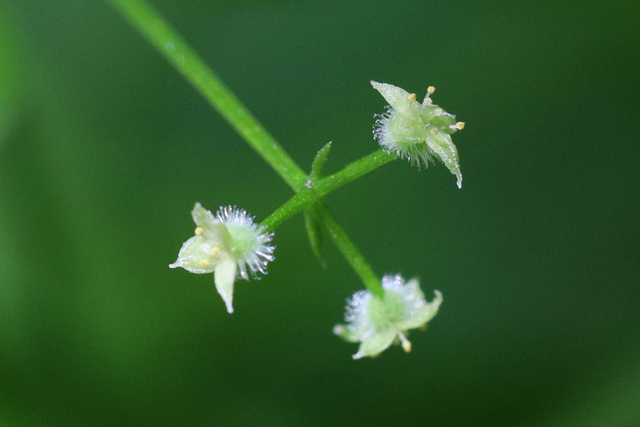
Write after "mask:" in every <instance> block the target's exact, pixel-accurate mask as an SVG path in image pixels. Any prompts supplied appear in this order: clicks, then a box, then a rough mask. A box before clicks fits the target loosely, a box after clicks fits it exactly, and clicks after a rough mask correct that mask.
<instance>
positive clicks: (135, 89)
mask: <svg viewBox="0 0 640 427" xmlns="http://www.w3.org/2000/svg"><path fill="white" fill-rule="evenodd" d="M152 3H153V4H154V5H155V6H156V7H157V8H158V9H159V10H160V11H161V12H162V13H163V14H164V15H165V17H166V18H167V19H168V20H169V21H170V22H172V23H173V24H174V25H175V26H176V27H177V29H178V30H179V31H180V32H181V33H182V34H183V35H184V37H185V38H186V39H187V40H188V41H189V42H190V43H191V44H192V45H193V47H194V48H195V49H196V50H197V51H198V52H199V53H200V54H201V55H202V56H203V58H204V59H205V60H206V62H207V63H208V64H210V65H211V66H212V67H213V68H214V69H215V70H216V72H217V73H218V74H219V75H220V76H221V77H222V78H223V80H224V81H225V82H226V83H227V85H228V86H230V87H231V89H232V90H234V91H235V92H236V94H237V95H238V96H239V98H240V99H241V100H243V102H244V103H245V104H246V105H247V106H248V107H249V109H250V110H251V111H252V112H253V113H254V114H255V115H256V116H257V118H258V119H259V120H260V121H261V122H263V123H264V124H265V126H266V127H267V128H268V129H269V130H270V132H271V133H272V134H273V135H274V136H275V137H276V138H277V139H278V141H279V142H280V143H281V144H282V145H283V146H284V147H285V148H286V150H287V151H288V152H289V153H290V154H291V155H292V157H293V158H294V159H295V160H296V161H297V162H299V163H300V164H301V165H302V166H303V167H304V168H305V169H308V168H309V165H310V163H311V160H312V159H313V156H314V154H315V152H316V151H317V150H318V149H319V148H320V147H321V146H322V145H324V144H325V143H326V142H327V141H330V140H331V141H333V142H334V144H333V150H332V153H331V157H330V159H329V162H328V164H327V166H326V168H327V171H328V172H333V171H336V170H338V169H339V168H341V167H342V166H344V165H345V164H346V163H348V162H350V161H353V160H355V159H357V158H359V157H361V156H363V155H365V154H368V153H370V152H371V151H373V150H374V149H376V143H375V141H374V140H373V139H372V138H371V129H372V124H373V118H372V116H373V114H375V113H380V112H382V111H383V107H384V101H383V99H382V98H381V97H380V95H379V94H378V93H377V92H375V91H374V90H372V88H371V87H370V85H369V80H372V79H373V80H377V81H382V82H389V83H393V84H396V85H398V86H401V87H403V88H405V89H407V90H409V91H413V92H417V93H418V96H422V95H423V94H424V92H425V90H426V88H427V86H429V85H434V86H436V87H437V88H438V90H437V91H436V93H435V95H434V99H435V102H436V103H438V104H440V105H442V106H443V107H445V108H446V109H447V110H448V111H450V112H453V113H455V114H457V116H458V118H459V119H460V120H463V121H465V122H466V123H467V128H466V129H465V130H464V131H463V132H460V133H458V134H456V135H455V137H454V141H455V142H456V144H457V146H458V149H459V152H460V157H461V164H462V170H463V173H464V187H463V189H462V190H458V189H457V188H456V186H455V178H454V177H453V176H452V175H451V174H449V172H448V171H447V170H446V169H445V168H444V167H443V166H442V165H435V166H432V167H429V168H428V169H427V170H421V171H419V170H418V169H417V168H412V167H409V166H408V165H407V164H406V163H404V162H401V161H396V162H392V163H391V164H389V165H386V166H385V167H383V168H380V169H378V170H376V171H375V172H373V173H371V174H369V175H367V176H366V177H364V178H362V179H360V180H358V181H356V182H354V183H352V184H350V185H348V186H346V187H343V188H341V189H339V190H338V191H336V192H335V193H332V194H330V195H329V196H328V197H327V201H328V203H329V205H330V206H331V207H332V209H333V211H334V213H335V215H336V216H337V218H338V219H339V220H340V221H341V223H342V224H343V226H344V227H345V228H346V230H347V231H348V232H349V234H350V235H351V237H352V239H353V240H354V241H355V242H356V244H357V245H358V246H359V247H361V248H362V250H363V252H364V253H365V255H366V257H367V258H368V260H369V261H370V262H371V264H372V265H373V267H374V269H375V270H376V271H377V272H378V273H379V274H381V275H382V274H385V273H397V272H401V273H403V274H404V275H405V276H406V277H419V278H420V279H421V283H422V287H423V289H424V290H425V292H426V293H427V294H431V292H432V290H433V289H439V290H441V291H442V292H443V294H444V304H443V306H442V309H441V311H440V314H439V315H438V316H437V317H436V318H435V320H434V321H432V322H431V324H430V326H429V330H428V331H427V332H424V333H423V332H416V333H414V334H412V335H411V339H412V341H413V346H414V350H413V352H412V353H411V354H409V355H407V354H404V353H403V352H402V351H401V350H400V349H399V348H398V347H392V348H391V349H389V350H387V351H386V352H384V353H383V354H382V355H381V356H380V357H378V358H376V359H373V360H371V359H368V360H360V361H353V360H351V354H353V353H355V351H356V347H357V346H355V345H353V344H347V343H343V342H342V341H340V340H339V339H338V338H336V337H335V336H333V335H332V334H331V328H332V326H333V325H334V324H335V323H337V322H340V321H341V319H342V315H343V307H344V301H345V299H346V298H347V297H348V296H350V295H351V294H352V293H353V292H354V291H356V290H358V289H360V288H361V287H362V285H361V284H360V283H359V281H358V278H357V276H356V275H355V274H354V273H353V272H352V271H351V269H350V267H349V266H348V265H347V263H346V262H345V261H344V259H343V258H342V257H341V255H340V254H339V253H338V252H337V250H336V249H335V248H334V247H333V246H332V245H331V244H328V245H327V255H328V263H329V268H328V269H323V268H321V266H320V265H319V263H318V262H317V261H316V260H315V258H314V256H313V255H312V252H311V250H310V249H309V245H308V243H307V241H306V237H305V233H304V229H303V221H302V218H301V217H300V216H297V217H295V218H293V219H292V220H290V221H288V222H287V223H285V224H283V225H282V226H281V227H280V228H279V229H278V230H277V234H276V238H275V243H276V244H277V246H278V249H277V252H276V254H277V260H276V262H274V263H273V264H272V265H271V266H270V270H269V275H268V276H267V277H265V278H264V279H263V280H261V281H252V282H239V283H238V284H237V286H236V300H235V307H236V313H235V314H233V315H232V316H230V315H228V314H227V313H226V312H225V310H224V306H223V303H222V301H221V299H220V298H219V297H218V295H217V294H216V292H215V289H214V287H213V279H212V277H211V276H209V275H207V276H196V275H191V274H189V273H187V272H185V271H183V270H170V269H168V268H167V265H168V264H169V263H171V262H173V261H174V260H175V257H176V255H177V252H178V249H179V248H180V245H181V244H182V242H183V241H184V240H186V239H187V238H188V237H190V235H191V234H192V232H193V224H192V222H191V218H190V213H189V212H190V210H191V208H192V207H193V204H194V202H196V201H200V202H202V203H203V204H204V205H205V206H206V207H208V208H210V209H216V207H217V206H220V205H226V204H235V205H238V206H242V207H244V208H246V209H247V210H249V211H250V212H251V213H253V214H254V215H256V216H257V218H258V219H259V220H260V219H263V218H265V217H266V216H267V215H268V214H269V213H271V212H272V211H273V210H274V209H275V208H277V207H278V206H279V205H280V204H281V203H283V202H284V201H285V200H287V199H288V198H289V197H290V196H291V195H292V193H291V190H289V189H288V187H287V186H286V185H285V184H284V183H283V182H282V181H281V180H280V179H279V178H278V177H277V176H276V174H275V173H274V172H273V171H272V170H271V169H270V167H269V166H268V165H267V164H266V163H264V162H263V161H262V160H261V159H260V158H259V157H258V155H257V154H256V153H254V152H253V151H252V150H251V149H250V148H249V147H248V146H247V145H246V144H245V143H244V142H243V141H242V140H241V139H240V137H238V135H236V134H235V133H234V131H233V130H232V129H231V128H230V127H229V126H228V125H227V124H226V123H225V122H224V121H223V120H222V119H221V118H220V116H219V115H218V114H217V113H216V112H215V111H213V110H212V109H211V108H210V107H209V105H208V104H207V103H206V102H205V101H204V100H203V99H202V98H201V97H200V96H199V95H198V94H197V93H196V92H195V90H194V89H192V88H191V87H190V86H189V84H187V83H186V82H185V80H184V79H183V78H182V77H181V76H180V75H179V74H178V73H177V72H176V71H174V70H173V69H172V68H171V67H170V66H169V65H168V64H167V63H166V62H165V61H164V60H163V58H161V57H160V55H159V54H158V53H157V52H156V51H155V50H154V49H153V48H152V47H151V46H150V45H149V44H148V43H147V42H146V41H145V40H143V39H142V38H141V37H140V36H139V34H138V33H137V32H135V31H134V30H133V29H132V28H131V27H130V26H129V25H128V24H127V22H126V21H125V20H124V19H123V18H122V17H121V16H120V15H118V14H117V13H116V12H115V11H114V10H113V9H112V8H111V7H110V6H109V4H107V3H105V2H100V1H88V2H79V1H71V0H69V1H62V0H56V1H49V0H21V1H16V0H13V1H11V0H9V1H7V0H2V1H0V424H2V425H3V426H4V425H6V426H88V425H92V426H115V425H118V426H125V425H136V426H138V425H153V426H164V425H167V426H174V425H223V426H245V425H260V426H281V425H296V426H325V425H369V426H375V425H387V426H388V425H432V426H449V425H451V426H461V425H468V426H496V425H514V426H635V425H640V335H639V328H640V303H639V301H638V299H639V297H640V288H639V286H638V285H639V284H640V280H639V279H640V267H639V265H640V264H639V262H638V258H639V254H640V237H639V236H640V230H639V228H640V227H639V222H638V212H639V208H640V198H639V192H640V191H639V190H640V188H639V187H640V172H639V168H638V165H639V164H640V149H639V148H640V147H639V143H640V140H639V135H640V133H639V132H638V118H639V117H640V72H639V71H638V70H639V67H640V6H639V4H638V3H637V2H632V1H613V2H604V1H600V2H593V1H583V2H562V1H560V2H558V1H537V2H513V1H506V0H496V1H483V2H464V1H451V0H449V1H406V0H398V1H394V2H389V1H379V0H370V1H366V2H365V1H344V0H342V1H337V0H336V1H331V2H315V1H258V0H253V1H252V0H228V1H222V0H215V1H203V0H200V1H169V0H154V1H153V2H152Z"/></svg>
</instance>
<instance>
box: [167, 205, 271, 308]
mask: <svg viewBox="0 0 640 427" xmlns="http://www.w3.org/2000/svg"><path fill="white" fill-rule="evenodd" d="M191 215H192V216H193V221H194V222H195V224H196V230H195V236H193V237H192V238H190V239H189V240H187V241H186V242H185V243H184V244H183V245H182V248H181V249H180V253H179V254H178V259H177V260H176V262H174V263H173V264H170V265H169V267H171V268H177V267H182V268H184V269H185V270H187V271H190V272H191V273H196V274H206V273H214V281H215V284H216V289H217V291H218V293H219V294H220V296H221V297H222V299H223V301H224V302H225V305H226V307H227V312H229V313H233V286H234V283H235V280H236V276H237V275H240V277H242V278H243V279H245V280H248V279H249V274H248V272H250V273H251V275H252V276H253V277H254V278H259V277H258V275H257V273H262V274H267V270H266V268H267V264H268V263H269V262H271V261H273V260H274V259H275V257H274V256H273V251H274V250H275V247H274V246H272V245H270V243H271V240H272V239H273V233H265V232H264V229H263V228H262V227H259V226H258V225H257V224H255V223H254V222H253V217H252V216H250V215H249V214H247V212H246V211H245V210H243V209H238V208H236V207H234V206H227V207H222V208H220V209H219V210H218V211H217V212H216V215H215V216H214V215H213V214H212V213H211V211H208V210H206V209H205V208H203V207H202V205H200V203H196V205H195V207H194V208H193V211H191Z"/></svg>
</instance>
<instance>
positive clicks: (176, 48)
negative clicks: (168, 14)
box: [109, 0, 306, 190]
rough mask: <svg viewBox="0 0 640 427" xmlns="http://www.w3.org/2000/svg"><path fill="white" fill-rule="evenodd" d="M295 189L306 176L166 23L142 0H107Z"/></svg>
mask: <svg viewBox="0 0 640 427" xmlns="http://www.w3.org/2000/svg"><path fill="white" fill-rule="evenodd" d="M109 1H110V2H111V4H113V6H114V7H115V8H116V9H118V10H119V11H120V12H121V13H122V14H123V15H124V16H125V18H126V19H127V20H128V21H129V22H130V23H131V24H132V25H133V27H134V28H136V29H137V30H138V31H139V32H140V33H141V34H142V35H143V36H144V37H145V38H146V39H147V40H149V41H150V42H151V44H153V45H154V46H155V47H156V49H157V50H158V51H159V52H160V53H161V54H162V55H163V56H164V57H165V58H166V59H167V60H168V61H169V63H171V65H173V66H174V67H175V68H176V69H177V70H178V71H179V72H180V73H181V74H182V75H183V76H184V77H185V78H186V79H187V80H188V81H189V82H190V83H191V84H192V85H193V87H194V88H195V89H196V90H197V91H198V92H200V93H201V94H202V96H204V98H205V99H206V100H207V101H208V102H209V103H210V104H211V105H212V106H213V107H214V108H215V109H216V110H217V111H218V112H219V113H220V114H221V115H222V116H223V117H224V118H225V119H226V120H227V121H228V122H229V124H231V126H232V127H233V128H234V129H235V130H236V131H237V132H238V133H239V134H240V135H241V136H242V138H243V139H244V140H245V141H247V142H248V143H249V145H250V146H251V147H253V149H254V150H256V151H257V152H258V153H259V154H260V156H262V158H264V159H265V160H266V161H267V163H269V164H270V165H271V167H272V168H273V169H275V171H276V172H277V173H278V175H280V176H281V177H282V179H284V181H285V182H286V183H287V184H289V186H290V187H291V188H293V189H294V190H299V189H301V188H302V185H303V183H304V182H305V180H306V174H305V173H304V171H303V170H302V169H300V167H299V166H298V165H297V164H296V163H295V162H294V161H293V160H292V159H291V157H289V155H288V154H287V153H286V152H285V151H284V149H283V148H282V147H281V146H280V144H278V143H277V142H276V140H275V139H273V137H272V136H271V135H270V134H269V133H268V132H267V131H266V129H265V128H264V127H263V126H262V125H261V124H260V123H259V122H258V120H256V119H255V118H254V117H253V116H252V115H251V113H250V112H249V111H248V110H247V109H246V108H245V106H244V105H242V103H241V102H240V100H238V98H236V96H235V95H234V94H233V93H232V92H231V91H230V90H229V89H228V88H227V87H226V86H225V85H224V83H222V81H221V80H220V78H218V76H217V75H216V74H215V73H214V72H213V70H211V68H209V67H208V66H207V64H205V63H204V61H203V60H202V59H201V58H200V56H199V55H198V54H197V53H196V52H195V51H194V50H193V49H192V48H191V47H190V46H189V45H188V44H187V43H186V42H185V41H184V40H183V39H182V37H181V36H180V35H179V34H178V33H177V32H176V31H175V30H174V29H173V28H172V27H171V25H169V23H168V22H167V21H165V19H164V18H163V17H162V16H161V15H160V14H159V13H158V12H157V11H156V10H155V9H153V8H152V7H151V5H149V4H148V3H147V2H145V1H142V0H109Z"/></svg>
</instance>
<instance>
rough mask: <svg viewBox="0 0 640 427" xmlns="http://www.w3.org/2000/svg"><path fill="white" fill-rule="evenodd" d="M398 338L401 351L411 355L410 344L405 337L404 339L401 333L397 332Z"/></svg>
mask: <svg viewBox="0 0 640 427" xmlns="http://www.w3.org/2000/svg"><path fill="white" fill-rule="evenodd" d="M398 338H400V341H401V342H402V349H403V350H404V351H405V352H407V353H411V342H410V341H409V340H408V339H407V337H405V336H404V334H403V333H402V332H398Z"/></svg>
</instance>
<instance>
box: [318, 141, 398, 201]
mask: <svg viewBox="0 0 640 427" xmlns="http://www.w3.org/2000/svg"><path fill="white" fill-rule="evenodd" d="M393 159H395V156H394V155H391V154H388V153H386V152H384V151H382V149H379V150H376V151H374V152H373V153H371V154H369V155H366V156H364V157H363V158H361V159H358V160H356V161H355V162H352V163H349V164H348V165H347V166H345V167H344V168H342V169H341V170H339V171H338V172H336V173H334V174H332V175H329V176H327V177H324V178H320V179H319V180H318V181H317V182H316V183H315V185H314V188H315V190H316V192H318V194H320V195H325V194H328V193H330V192H332V191H333V190H335V189H336V188H339V187H342V186H343V185H345V184H348V183H350V182H351V181H353V180H355V179H357V178H360V177H361V176H363V175H365V174H367V173H369V172H371V171H372V170H374V169H376V168H378V167H380V166H382V165H386V164H387V163H389V162H390V161H391V160H393Z"/></svg>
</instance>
